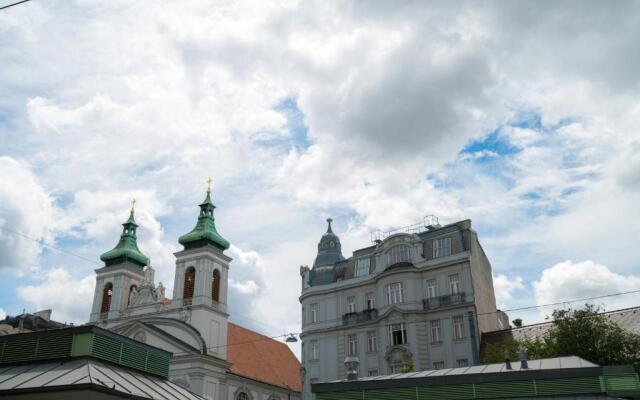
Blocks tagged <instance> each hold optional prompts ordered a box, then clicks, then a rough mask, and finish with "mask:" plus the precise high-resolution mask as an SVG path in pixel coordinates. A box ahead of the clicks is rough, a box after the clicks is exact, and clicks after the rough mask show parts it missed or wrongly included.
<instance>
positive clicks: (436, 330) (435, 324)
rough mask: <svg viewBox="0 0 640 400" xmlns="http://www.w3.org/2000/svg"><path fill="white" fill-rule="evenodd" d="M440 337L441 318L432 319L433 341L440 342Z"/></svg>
mask: <svg viewBox="0 0 640 400" xmlns="http://www.w3.org/2000/svg"><path fill="white" fill-rule="evenodd" d="M441 340H442V339H441V338H440V320H439V319H434V320H433V321H431V343H439V342H440V341H441Z"/></svg>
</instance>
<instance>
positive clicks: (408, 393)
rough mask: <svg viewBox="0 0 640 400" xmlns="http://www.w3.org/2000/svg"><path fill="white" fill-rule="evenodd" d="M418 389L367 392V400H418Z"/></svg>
mask: <svg viewBox="0 0 640 400" xmlns="http://www.w3.org/2000/svg"><path fill="white" fill-rule="evenodd" d="M417 398H418V396H417V394H416V388H415V386H414V387H408V388H395V389H379V390H365V392H364V399H365V400H399V399H402V400H409V399H415V400H417Z"/></svg>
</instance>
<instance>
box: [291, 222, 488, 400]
mask: <svg viewBox="0 0 640 400" xmlns="http://www.w3.org/2000/svg"><path fill="white" fill-rule="evenodd" d="M328 223H329V225H328V229H327V232H326V233H325V234H324V235H323V236H322V238H321V239H320V242H319V243H318V254H317V257H316V259H315V262H314V264H313V267H312V268H309V267H307V266H302V267H300V275H301V278H302V294H301V296H300V303H301V305H302V334H301V340H302V353H301V362H302V380H303V398H306V399H310V398H312V397H311V384H312V383H318V382H329V381H333V380H339V379H344V378H345V376H346V373H347V371H346V369H345V365H344V361H345V358H346V357H352V358H353V357H357V358H358V360H359V365H358V375H359V376H360V377H366V376H377V375H388V374H393V373H399V372H402V371H408V370H414V371H420V370H429V369H444V368H452V367H465V366H471V365H476V364H478V363H479V343H480V335H481V333H482V332H488V331H493V330H496V329H497V328H498V326H499V325H498V317H497V313H496V303H495V296H494V290H493V280H492V274H491V264H490V263H489V260H488V259H487V257H486V255H485V253H484V251H483V250H482V246H481V245H480V242H479V241H478V235H477V234H476V232H475V231H473V230H472V229H471V221H470V220H464V221H460V222H456V223H453V224H449V225H446V226H440V225H438V224H437V223H435V224H432V223H430V222H427V219H425V223H424V224H420V225H419V226H413V227H411V228H410V229H404V230H400V231H395V232H389V233H387V234H384V235H381V236H380V237H379V238H377V239H376V240H375V241H374V242H373V243H374V245H373V246H370V247H366V248H362V249H359V250H356V251H354V253H353V255H352V256H351V257H349V258H346V259H345V258H344V257H343V255H342V249H341V244H340V239H339V238H338V236H337V235H336V234H335V233H333V231H332V227H331V219H329V220H328Z"/></svg>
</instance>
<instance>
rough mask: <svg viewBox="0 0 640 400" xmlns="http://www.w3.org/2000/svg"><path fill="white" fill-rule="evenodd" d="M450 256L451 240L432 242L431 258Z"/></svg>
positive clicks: (444, 239)
mask: <svg viewBox="0 0 640 400" xmlns="http://www.w3.org/2000/svg"><path fill="white" fill-rule="evenodd" d="M450 255H451V238H450V237H447V238H441V239H435V240H434V241H433V258H439V257H446V256H450Z"/></svg>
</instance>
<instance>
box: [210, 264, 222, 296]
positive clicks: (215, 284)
mask: <svg viewBox="0 0 640 400" xmlns="http://www.w3.org/2000/svg"><path fill="white" fill-rule="evenodd" d="M211 298H212V299H213V301H216V302H217V301H220V272H218V270H217V269H216V270H214V271H213V281H212V282H211Z"/></svg>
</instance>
